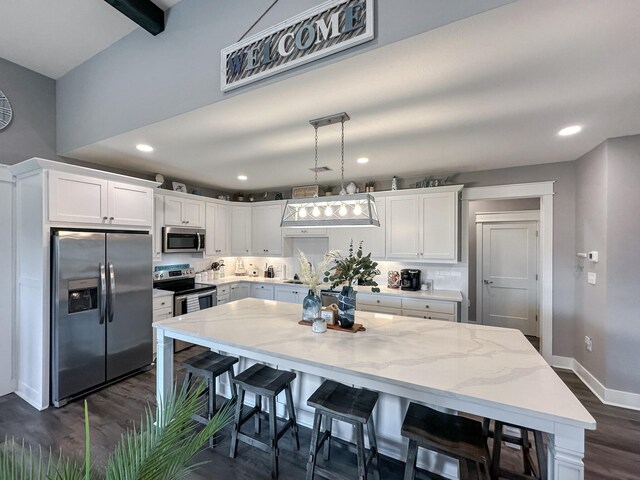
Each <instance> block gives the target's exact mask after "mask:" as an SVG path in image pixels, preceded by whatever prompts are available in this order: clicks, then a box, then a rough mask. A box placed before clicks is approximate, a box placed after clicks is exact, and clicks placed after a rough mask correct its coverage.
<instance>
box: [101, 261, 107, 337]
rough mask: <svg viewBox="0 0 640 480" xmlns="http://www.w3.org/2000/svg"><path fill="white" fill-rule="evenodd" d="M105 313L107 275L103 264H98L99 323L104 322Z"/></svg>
mask: <svg viewBox="0 0 640 480" xmlns="http://www.w3.org/2000/svg"><path fill="white" fill-rule="evenodd" d="M106 313H107V275H106V274H105V271H104V265H103V264H102V263H101V264H100V325H102V324H103V323H104V317H105V315H106Z"/></svg>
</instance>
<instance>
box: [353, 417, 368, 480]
mask: <svg viewBox="0 0 640 480" xmlns="http://www.w3.org/2000/svg"><path fill="white" fill-rule="evenodd" d="M355 427H356V450H357V453H358V480H367V466H366V453H365V449H364V427H363V425H362V424H361V423H358V424H356V426H355Z"/></svg>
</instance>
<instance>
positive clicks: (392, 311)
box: [356, 293, 402, 315]
mask: <svg viewBox="0 0 640 480" xmlns="http://www.w3.org/2000/svg"><path fill="white" fill-rule="evenodd" d="M356 309H357V310H360V311H362V312H375V313H387V314H389V315H400V314H401V313H402V298H400V297H390V296H383V295H376V294H366V293H358V295H357V302H356Z"/></svg>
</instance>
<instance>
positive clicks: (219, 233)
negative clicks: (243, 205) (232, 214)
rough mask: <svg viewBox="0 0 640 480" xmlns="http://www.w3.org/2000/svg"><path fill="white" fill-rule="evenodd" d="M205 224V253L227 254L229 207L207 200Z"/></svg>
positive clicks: (211, 254) (210, 254) (212, 254)
mask: <svg viewBox="0 0 640 480" xmlns="http://www.w3.org/2000/svg"><path fill="white" fill-rule="evenodd" d="M206 225H207V234H206V237H205V255H209V256H214V255H227V254H228V253H229V207H228V206H227V205H222V204H217V203H209V202H207V204H206Z"/></svg>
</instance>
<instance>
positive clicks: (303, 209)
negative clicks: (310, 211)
mask: <svg viewBox="0 0 640 480" xmlns="http://www.w3.org/2000/svg"><path fill="white" fill-rule="evenodd" d="M298 215H300V218H305V217H306V216H307V209H306V208H304V207H302V208H301V209H300V210H298Z"/></svg>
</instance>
